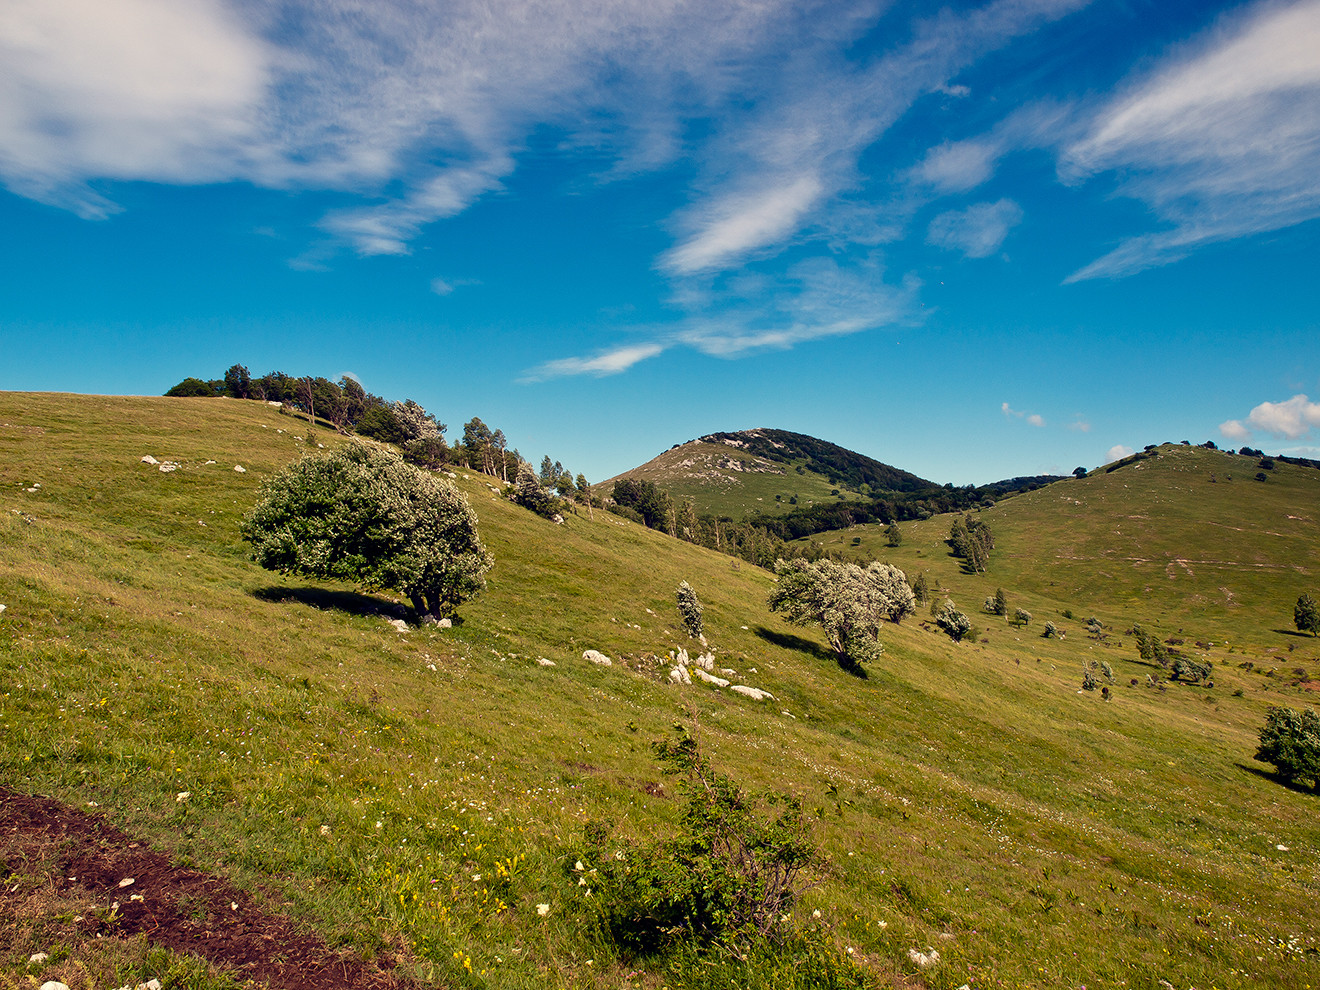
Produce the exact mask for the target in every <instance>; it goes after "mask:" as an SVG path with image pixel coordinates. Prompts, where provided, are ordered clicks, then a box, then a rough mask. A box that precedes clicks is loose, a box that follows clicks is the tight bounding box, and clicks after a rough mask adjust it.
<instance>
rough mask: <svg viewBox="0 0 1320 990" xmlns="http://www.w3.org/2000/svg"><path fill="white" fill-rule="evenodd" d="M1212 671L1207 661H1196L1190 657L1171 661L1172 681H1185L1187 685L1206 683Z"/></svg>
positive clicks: (1181, 657)
mask: <svg viewBox="0 0 1320 990" xmlns="http://www.w3.org/2000/svg"><path fill="white" fill-rule="evenodd" d="M1212 669H1213V665H1212V664H1211V663H1210V661H1209V660H1196V659H1194V658H1192V657H1187V656H1179V657H1176V658H1175V659H1174V661H1173V677H1174V680H1179V681H1186V682H1187V683H1189V684H1199V683H1201V682H1202V681H1208V680H1209V679H1210V672H1211V670H1212Z"/></svg>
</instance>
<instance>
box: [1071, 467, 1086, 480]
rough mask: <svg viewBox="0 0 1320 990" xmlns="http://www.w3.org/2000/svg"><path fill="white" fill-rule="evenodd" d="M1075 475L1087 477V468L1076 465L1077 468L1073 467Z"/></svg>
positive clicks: (1076, 476) (1075, 476)
mask: <svg viewBox="0 0 1320 990" xmlns="http://www.w3.org/2000/svg"><path fill="white" fill-rule="evenodd" d="M1073 477H1074V478H1085V477H1086V468H1084V467H1075V468H1073Z"/></svg>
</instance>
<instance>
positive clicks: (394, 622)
mask: <svg viewBox="0 0 1320 990" xmlns="http://www.w3.org/2000/svg"><path fill="white" fill-rule="evenodd" d="M385 621H386V623H388V624H389V625H391V626H393V627H394V631H395V632H401V633H406V632H407V631H408V623H406V622H404V621H403V620H402V619H386V620H385Z"/></svg>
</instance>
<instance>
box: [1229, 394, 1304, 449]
mask: <svg viewBox="0 0 1320 990" xmlns="http://www.w3.org/2000/svg"><path fill="white" fill-rule="evenodd" d="M1247 422H1248V423H1250V424H1251V427H1252V429H1256V430H1262V431H1264V432H1265V433H1269V434H1272V435H1273V436H1276V437H1286V438H1287V439H1289V440H1296V439H1297V438H1298V437H1300V436H1302V435H1303V434H1305V433H1307V432H1309V431H1310V430H1311V428H1312V427H1316V426H1320V402H1312V401H1311V400H1310V399H1308V398H1307V397H1306V396H1305V395H1294V396H1293V397H1292V398H1291V399H1289V400H1287V401H1286V402H1262V403H1261V404H1260V405H1258V406H1257V407H1256V408H1255V409H1253V410H1251V414H1250V415H1249V416H1248V417H1247ZM1221 429H1222V427H1221Z"/></svg>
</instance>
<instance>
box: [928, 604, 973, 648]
mask: <svg viewBox="0 0 1320 990" xmlns="http://www.w3.org/2000/svg"><path fill="white" fill-rule="evenodd" d="M935 624H936V625H937V626H939V627H940V628H941V629H943V630H944V631H945V632H946V633H948V634H949V638H950V639H952V640H953V641H954V642H955V643H958V642H961V641H962V638H963V637H964V636H966V635H967V633H968V632H969V631H970V630H971V628H972V620H971V619H969V618H968V617H967V616H966V615H965V614H964V613H962V612H959V611H958V609H957V608H955V607H954V604H953V602H951V601H948V600H947V599H946V600H945V602H944V604H943V605H942V606H941V607H940V609H939V611H937V612H936V613H935Z"/></svg>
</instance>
